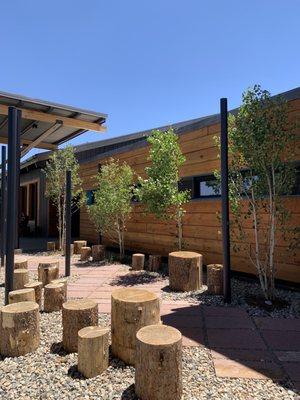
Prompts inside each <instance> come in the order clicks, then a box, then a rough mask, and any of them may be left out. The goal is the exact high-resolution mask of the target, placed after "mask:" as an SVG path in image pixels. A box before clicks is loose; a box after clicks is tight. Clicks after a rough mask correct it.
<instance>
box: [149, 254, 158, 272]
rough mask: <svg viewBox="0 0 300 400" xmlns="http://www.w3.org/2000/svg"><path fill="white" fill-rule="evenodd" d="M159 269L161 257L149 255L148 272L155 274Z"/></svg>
mask: <svg viewBox="0 0 300 400" xmlns="http://www.w3.org/2000/svg"><path fill="white" fill-rule="evenodd" d="M160 268H161V256H159V255H156V254H155V255H154V254H150V255H149V262H148V270H149V271H152V272H157V271H158V270H159V269H160Z"/></svg>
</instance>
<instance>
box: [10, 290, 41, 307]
mask: <svg viewBox="0 0 300 400" xmlns="http://www.w3.org/2000/svg"><path fill="white" fill-rule="evenodd" d="M21 301H35V295H34V290H33V289H19V290H13V291H11V292H9V294H8V303H9V304H14V303H20V302H21Z"/></svg>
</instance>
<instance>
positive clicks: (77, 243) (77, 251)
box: [74, 240, 87, 254]
mask: <svg viewBox="0 0 300 400" xmlns="http://www.w3.org/2000/svg"><path fill="white" fill-rule="evenodd" d="M86 245H87V241H86V240H75V241H74V254H80V249H81V247H86Z"/></svg>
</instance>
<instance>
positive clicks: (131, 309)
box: [111, 288, 160, 365]
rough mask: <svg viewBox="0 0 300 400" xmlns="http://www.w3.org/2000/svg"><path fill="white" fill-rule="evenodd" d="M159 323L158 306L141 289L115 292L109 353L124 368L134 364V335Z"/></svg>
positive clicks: (154, 299) (145, 291)
mask: <svg viewBox="0 0 300 400" xmlns="http://www.w3.org/2000/svg"><path fill="white" fill-rule="evenodd" d="M159 322H160V303H159V298H158V297H157V295H156V294H155V293H152V292H149V291H148V290H144V289H134V288H125V289H117V290H115V291H113V292H112V295H111V336H112V347H111V348H112V353H113V354H114V355H115V356H116V357H118V358H120V359H121V360H123V361H124V362H125V363H126V364H130V365H134V363H135V344H136V333H137V331H138V330H139V329H140V328H142V327H143V326H146V325H152V324H158V323H159Z"/></svg>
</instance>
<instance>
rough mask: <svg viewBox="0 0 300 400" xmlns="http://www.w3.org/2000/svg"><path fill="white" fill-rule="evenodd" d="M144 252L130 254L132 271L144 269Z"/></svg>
mask: <svg viewBox="0 0 300 400" xmlns="http://www.w3.org/2000/svg"><path fill="white" fill-rule="evenodd" d="M144 264H145V254H141V253H136V254H132V269H133V270H134V271H141V270H143V269H144Z"/></svg>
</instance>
